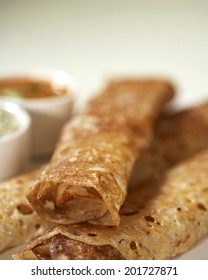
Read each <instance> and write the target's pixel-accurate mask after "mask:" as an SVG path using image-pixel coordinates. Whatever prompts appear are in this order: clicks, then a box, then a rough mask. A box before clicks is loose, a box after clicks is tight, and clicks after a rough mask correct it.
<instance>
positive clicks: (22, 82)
mask: <svg viewBox="0 0 208 280" xmlns="http://www.w3.org/2000/svg"><path fill="white" fill-rule="evenodd" d="M66 93H67V88H66V87H64V86H57V87H56V86H55V85H53V84H52V83H51V82H49V81H46V80H35V79H28V78H22V77H21V78H13V79H11V78H6V79H0V97H1V96H4V97H14V98H43V97H56V96H60V95H64V94H66Z"/></svg>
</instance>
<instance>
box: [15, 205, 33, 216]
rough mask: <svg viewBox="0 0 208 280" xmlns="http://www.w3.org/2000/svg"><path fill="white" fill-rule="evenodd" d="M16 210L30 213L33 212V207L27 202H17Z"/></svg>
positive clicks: (26, 213) (24, 213)
mask: <svg viewBox="0 0 208 280" xmlns="http://www.w3.org/2000/svg"><path fill="white" fill-rule="evenodd" d="M17 210H18V211H19V212H20V213H21V214H23V215H30V214H32V213H33V209H32V208H31V207H30V206H29V205H27V204H19V205H18V206H17Z"/></svg>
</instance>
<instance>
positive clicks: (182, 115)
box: [130, 102, 208, 187]
mask: <svg viewBox="0 0 208 280" xmlns="http://www.w3.org/2000/svg"><path fill="white" fill-rule="evenodd" d="M207 147H208V102H206V103H202V104H198V105H197V106H195V107H191V108H190V109H186V110H183V111H179V112H178V113H174V114H172V115H166V116H165V115H163V116H162V117H161V118H160V120H158V122H157V123H156V126H155V136H154V138H153V140H152V143H151V145H150V147H149V148H148V149H147V150H145V151H144V153H143V154H142V156H141V157H140V159H139V161H138V162H137V164H136V166H135V168H134V172H133V174H132V177H131V180H130V185H131V187H134V186H138V185H141V184H143V183H145V182H147V181H148V180H150V179H154V178H155V179H157V178H160V176H161V173H162V172H163V171H164V170H165V169H167V168H168V167H170V166H173V165H175V164H176V163H177V162H179V161H181V160H184V159H185V158H187V157H189V156H191V155H193V154H194V153H195V152H198V151H200V150H202V149H204V148H207Z"/></svg>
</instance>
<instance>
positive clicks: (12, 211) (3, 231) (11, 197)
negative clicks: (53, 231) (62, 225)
mask: <svg viewBox="0 0 208 280" xmlns="http://www.w3.org/2000/svg"><path fill="white" fill-rule="evenodd" d="M39 172H40V170H39V169H37V170H34V171H31V172H29V173H27V174H24V175H20V176H18V177H15V178H12V179H9V180H6V181H4V182H1V183H0V201H1V207H0V251H2V250H4V249H7V248H9V247H13V246H17V245H19V244H21V243H24V242H28V241H30V240H31V239H33V238H36V237H37V236H39V235H41V234H42V233H43V232H44V231H46V229H48V228H49V224H48V223H44V222H43V220H42V219H41V218H40V217H39V216H38V215H37V214H36V212H35V211H34V210H33V209H32V208H31V206H30V204H29V202H28V200H27V198H26V192H27V191H28V189H29V186H30V184H31V183H32V182H33V181H34V179H35V178H36V176H37V175H38V174H39Z"/></svg>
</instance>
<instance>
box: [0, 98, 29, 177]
mask: <svg viewBox="0 0 208 280" xmlns="http://www.w3.org/2000/svg"><path fill="white" fill-rule="evenodd" d="M0 110H1V111H6V112H9V113H11V114H12V115H13V117H14V118H15V119H16V121H17V122H18V124H19V125H18V128H17V129H16V130H15V131H14V132H11V133H9V134H6V135H4V136H0V180H3V179H6V178H8V177H11V176H14V175H17V174H18V173H20V172H21V171H22V170H24V168H25V167H26V165H27V163H28V159H29V152H30V125H31V118H30V115H29V114H28V113H27V112H26V111H25V110H24V109H22V108H21V107H20V106H19V105H17V104H15V103H13V102H10V101H6V100H2V99H0ZM0 125H1V123H0Z"/></svg>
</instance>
